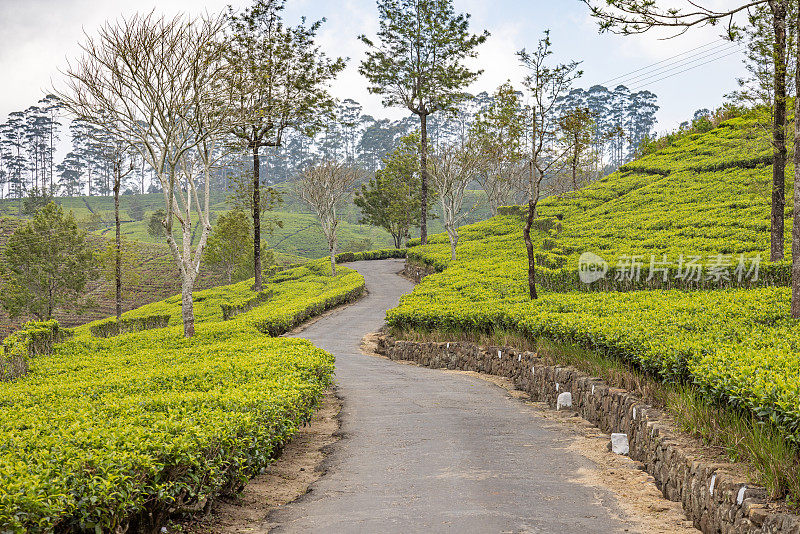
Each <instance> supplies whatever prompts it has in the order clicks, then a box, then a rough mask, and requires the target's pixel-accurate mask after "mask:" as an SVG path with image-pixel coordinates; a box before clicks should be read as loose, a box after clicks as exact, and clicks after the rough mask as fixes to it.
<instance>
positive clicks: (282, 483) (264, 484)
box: [182, 390, 342, 534]
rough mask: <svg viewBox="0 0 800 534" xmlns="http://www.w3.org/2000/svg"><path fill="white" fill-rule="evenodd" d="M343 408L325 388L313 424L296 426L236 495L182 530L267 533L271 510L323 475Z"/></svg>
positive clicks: (212, 533) (201, 533) (220, 501)
mask: <svg viewBox="0 0 800 534" xmlns="http://www.w3.org/2000/svg"><path fill="white" fill-rule="evenodd" d="M341 407H342V403H341V400H340V399H339V398H338V397H337V396H336V392H335V391H333V390H330V391H328V392H326V394H325V397H324V399H323V401H322V405H321V407H320V409H319V410H318V411H317V412H316V413H315V414H314V417H313V419H312V420H311V422H310V423H309V424H308V425H306V426H305V427H303V428H301V429H300V430H298V432H297V434H295V437H294V438H293V439H292V441H291V442H289V443H288V444H287V445H286V447H285V448H284V449H283V452H282V453H281V455H280V457H279V458H278V459H277V460H276V461H275V462H274V463H273V464H271V465H270V466H269V467H267V468H266V470H265V471H264V473H262V474H260V475H258V476H257V477H255V478H253V479H252V480H251V481H250V482H249V483H248V485H247V486H246V487H245V489H244V491H242V493H241V494H240V495H238V496H237V497H236V498H227V499H218V500H217V501H216V502H215V503H214V505H213V506H212V508H211V513H210V514H209V515H208V516H207V517H205V518H202V519H198V520H196V521H195V522H193V523H190V524H185V525H182V528H183V532H191V533H194V534H222V533H234V532H248V533H257V532H269V525H268V524H267V518H268V516H269V514H270V513H272V511H274V510H276V509H278V508H280V507H281V506H284V505H286V504H287V503H290V502H292V501H294V500H295V499H297V498H299V497H301V496H303V495H305V494H306V492H307V491H308V488H309V486H311V484H313V483H314V482H315V481H317V480H318V479H319V478H320V477H321V476H322V475H324V474H325V465H324V460H325V457H326V455H327V453H328V450H329V449H330V447H331V446H332V445H333V444H334V443H336V442H337V441H338V440H339V434H338V432H339V411H340V410H341Z"/></svg>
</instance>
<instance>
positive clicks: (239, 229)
mask: <svg viewBox="0 0 800 534" xmlns="http://www.w3.org/2000/svg"><path fill="white" fill-rule="evenodd" d="M250 224H251V223H250V220H249V219H248V215H247V213H245V212H244V211H241V210H238V209H234V210H231V211H229V212H228V213H225V214H223V215H220V217H219V220H217V223H216V225H215V226H214V230H213V231H212V232H211V235H210V236H209V238H208V254H207V255H206V260H207V261H208V263H209V264H210V265H218V266H220V267H222V269H223V270H224V271H225V275H226V276H227V278H228V282H229V283H232V282H233V280H234V274H236V273H237V272H247V269H245V268H243V267H244V266H243V265H242V264H243V263H245V262H247V263H249V262H250V256H249V254H248V252H250V250H251V247H250V234H251V228H250ZM237 279H238V277H237Z"/></svg>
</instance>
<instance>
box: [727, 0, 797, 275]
mask: <svg viewBox="0 0 800 534" xmlns="http://www.w3.org/2000/svg"><path fill="white" fill-rule="evenodd" d="M796 14H797V4H796V3H794V2H790V1H789V0H771V1H769V2H767V3H766V5H760V6H756V7H755V8H754V9H752V10H751V11H750V12H749V15H748V22H749V24H748V25H747V26H746V27H745V28H743V31H742V32H741V33H740V34H739V35H738V37H739V38H740V39H742V40H744V41H745V44H746V51H745V67H746V68H747V71H748V72H749V77H748V78H739V79H738V80H737V81H738V82H739V86H740V90H738V91H735V92H733V93H732V94H731V95H729V96H730V97H731V98H732V99H733V100H734V101H736V102H740V103H745V104H750V105H763V106H765V107H766V108H767V109H769V111H770V115H771V117H770V119H771V121H770V122H771V124H770V128H771V133H772V148H773V160H772V210H771V214H770V227H771V232H770V233H771V236H770V260H771V261H779V260H782V259H783V252H784V246H785V245H784V220H783V219H784V209H785V206H786V193H785V187H786V183H785V175H786V162H787V159H788V155H787V150H786V128H787V125H788V119H787V116H786V98H787V97H788V96H789V93H790V86H791V84H790V83H788V82H789V80H791V79H792V78H793V77H794V74H795V69H796V61H795V60H794V59H792V57H793V56H792V54H789V53H788V52H789V51H790V50H792V48H793V47H794V46H795V45H796V42H797V41H796V40H797V24H796V21H795V19H796V18H797V15H796Z"/></svg>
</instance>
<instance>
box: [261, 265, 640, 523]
mask: <svg viewBox="0 0 800 534" xmlns="http://www.w3.org/2000/svg"><path fill="white" fill-rule="evenodd" d="M349 266H350V267H352V268H354V269H356V270H358V271H359V272H360V273H361V274H362V275H363V276H364V278H365V279H366V284H367V290H368V291H369V294H368V295H367V296H366V297H364V298H363V299H361V300H360V301H358V302H356V303H355V304H353V305H351V306H348V307H346V308H344V309H341V310H339V311H337V312H334V313H333V314H330V315H328V316H326V317H323V318H322V319H320V320H318V321H317V322H315V323H313V324H311V325H310V326H309V327H308V328H307V329H306V330H304V331H302V332H301V333H298V334H296V336H297V337H303V338H306V339H309V340H311V341H312V342H313V343H314V344H315V345H317V346H319V347H321V348H323V349H325V350H327V351H329V352H331V353H333V354H334V355H335V356H336V381H337V384H338V393H339V395H340V396H341V397H342V398H343V408H342V412H341V425H342V426H341V430H342V434H343V438H342V439H341V440H340V441H339V442H338V443H337V444H336V445H335V446H334V449H333V451H332V452H331V454H330V457H329V459H328V463H327V467H328V471H327V473H326V474H325V475H324V476H323V477H322V478H320V479H319V480H318V481H317V482H315V483H314V484H313V485H312V486H311V491H310V492H309V493H308V494H306V495H305V496H304V497H302V498H300V499H299V500H297V501H295V502H293V503H291V504H289V505H286V506H285V507H283V508H281V509H279V510H277V511H276V512H275V513H273V514H272V515H271V516H270V517H269V520H268V523H269V524H270V525H277V526H276V527H274V529H273V532H303V533H306V532H325V533H350V532H369V533H394V532H397V533H400V532H402V533H415V532H457V533H467V532H515V533H516V532H542V533H556V534H564V533H581V534H588V533H594V532H603V533H612V532H626V531H628V530H627V529H631V530H635V528H632V525H631V524H630V523H629V522H628V521H626V520H625V519H624V514H623V513H622V512H621V511H620V508H619V507H618V506H617V504H616V499H615V496H614V494H613V493H612V492H611V491H609V490H606V489H604V488H598V487H591V486H587V485H583V484H580V483H577V482H573V481H572V480H575V479H577V478H579V477H578V471H579V470H580V469H581V468H587V467H589V466H588V465H587V464H588V463H589V461H588V460H587V459H586V458H584V457H583V456H581V455H580V454H578V453H576V452H573V451H571V450H569V448H568V444H569V438H568V437H566V436H564V435H563V434H561V433H559V432H558V431H557V430H554V429H552V425H549V426H550V429H545V428H544V427H545V426H548V425H545V424H543V421H542V420H541V417H540V416H537V415H536V414H535V412H533V411H532V410H530V409H528V408H527V407H526V405H525V404H524V403H522V402H520V401H519V400H516V399H513V398H510V397H509V396H508V395H506V394H505V393H504V391H503V390H501V389H500V388H498V387H497V386H495V385H493V384H490V383H488V382H486V381H483V380H480V379H478V378H474V377H471V376H468V375H463V374H456V373H444V372H441V371H437V370H433V369H427V368H422V367H416V366H412V365H403V364H399V363H396V362H392V361H389V360H385V359H382V358H376V357H371V356H366V355H363V354H362V353H361V352H360V351H359V345H360V342H361V339H362V337H363V336H364V335H365V334H367V333H370V332H375V331H377V330H378V329H379V328H380V327H381V326H382V325H383V322H384V317H385V312H386V310H387V309H389V308H392V307H394V306H396V305H397V302H398V299H399V298H400V296H401V295H403V294H405V293H408V292H410V291H411V290H412V287H413V286H412V284H411V282H409V281H407V280H406V279H404V278H401V277H400V276H398V275H397V273H398V272H399V271H400V270H401V269H402V267H403V262H402V260H385V261H369V262H356V263H353V264H350V265H349Z"/></svg>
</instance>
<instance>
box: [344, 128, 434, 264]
mask: <svg viewBox="0 0 800 534" xmlns="http://www.w3.org/2000/svg"><path fill="white" fill-rule="evenodd" d="M418 155H419V134H416V133H414V134H410V135H407V136H405V137H403V138H402V139H401V141H400V145H399V146H398V147H397V148H396V149H395V151H394V152H392V153H391V154H390V155H388V156H387V157H386V158H384V161H383V167H382V168H381V169H379V170H378V171H377V172H376V173H375V177H374V178H371V179H370V181H369V183H367V184H362V185H361V190H360V191H359V192H357V193H356V195H355V198H354V199H353V202H354V203H355V205H356V206H357V207H358V208H359V209H360V210H361V219H360V220H359V222H360V223H361V224H370V225H372V226H378V227H380V228H383V229H384V230H386V231H387V232H389V234H390V235H391V236H392V239H393V240H394V246H395V248H400V246H401V245H402V244H403V239H408V237H409V236H410V230H411V228H412V227H414V226H415V225H417V224H419V220H420V219H419V217H420V213H421V206H420V197H419V195H418V194H417V192H418V191H419V181H420V172H419V161H418V160H417V156H418Z"/></svg>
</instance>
